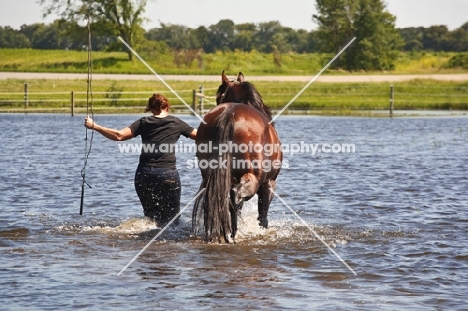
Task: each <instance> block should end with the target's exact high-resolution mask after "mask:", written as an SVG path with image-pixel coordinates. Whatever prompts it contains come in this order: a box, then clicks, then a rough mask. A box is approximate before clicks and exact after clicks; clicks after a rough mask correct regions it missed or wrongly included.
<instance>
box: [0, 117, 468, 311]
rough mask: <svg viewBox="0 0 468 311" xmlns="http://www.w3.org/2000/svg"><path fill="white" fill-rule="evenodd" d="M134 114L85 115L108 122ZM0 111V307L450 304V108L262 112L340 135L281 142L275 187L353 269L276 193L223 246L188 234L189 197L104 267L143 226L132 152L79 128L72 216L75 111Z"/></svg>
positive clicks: (456, 268) (460, 203)
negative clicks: (173, 220)
mask: <svg viewBox="0 0 468 311" xmlns="http://www.w3.org/2000/svg"><path fill="white" fill-rule="evenodd" d="M137 117H138V116H136V115H117V116H116V115H112V116H97V117H96V119H97V122H98V123H101V124H103V125H106V126H109V127H118V128H120V127H123V126H125V125H129V124H130V123H131V122H132V121H133V120H135V119H136V118H137ZM182 118H183V119H184V120H186V121H187V122H189V123H190V124H192V125H195V126H196V125H197V124H198V119H196V118H194V117H188V116H184V117H182ZM0 119H1V121H2V122H1V124H2V125H1V130H2V136H1V137H2V138H1V143H2V148H1V153H0V155H1V159H2V162H1V171H0V176H1V181H2V182H1V183H0V193H1V199H0V200H1V201H0V208H1V211H2V213H1V214H0V256H1V266H0V301H1V306H2V307H1V308H2V309H4V310H14V309H21V310H24V309H28V310H49V309H50V310H59V309H77V310H88V309H90V310H142V309H145V308H150V309H153V310H154V309H156V310H158V309H177V310H179V309H195V310H211V309H221V310H226V309H251V310H256V309H267V310H283V309H294V310H297V309H302V310H305V309H316V310H330V309H339V310H379V309H382V310H395V309H410V310H441V309H442V310H447V309H450V310H456V309H465V308H466V303H467V301H468V294H467V288H468V272H467V271H468V239H467V238H466V236H467V234H468V211H467V207H468V174H467V163H468V147H467V146H468V118H466V117H420V118H395V119H387V118H341V117H330V118H329V117H281V118H279V119H278V120H277V128H278V131H279V135H280V137H281V140H282V142H283V143H287V144H294V143H297V144H300V143H301V142H304V143H317V144H324V143H329V144H331V145H332V144H335V143H337V144H342V143H348V144H354V145H355V148H356V150H355V151H356V152H355V153H324V152H321V153H317V154H315V155H312V154H311V153H310V152H309V153H298V154H295V155H288V154H286V155H285V159H287V160H288V163H289V169H287V170H286V169H285V170H283V171H282V172H281V174H280V176H279V178H278V187H277V193H278V194H279V195H280V196H281V198H282V199H283V200H284V201H285V202H286V203H287V204H288V205H289V206H290V207H291V208H293V209H294V211H296V212H297V213H298V215H299V216H300V217H301V218H302V219H303V220H304V221H306V222H307V224H308V225H309V226H310V227H311V228H312V229H313V230H315V231H316V232H317V233H318V234H319V235H320V236H321V237H322V238H323V239H324V240H325V241H326V242H327V243H328V244H329V245H330V246H331V247H332V248H333V249H334V250H335V251H336V253H337V254H339V255H340V256H341V257H342V258H343V259H344V260H345V261H346V262H347V263H348V264H349V265H350V266H351V267H352V268H353V269H354V270H355V271H356V272H357V275H356V276H355V275H353V274H352V273H351V272H350V271H349V270H348V269H347V268H346V267H345V266H344V265H343V264H342V263H341V262H340V261H339V260H338V259H337V258H336V257H335V256H334V255H333V254H332V253H331V252H330V251H329V250H328V249H327V248H326V247H325V246H324V245H323V244H322V243H321V242H320V241H319V240H317V239H315V238H314V236H313V234H312V232H310V231H309V229H308V228H307V227H305V226H304V225H303V223H302V222H301V221H300V220H299V219H298V218H296V217H295V216H294V215H293V214H292V213H291V212H290V211H289V210H288V208H287V207H286V206H285V205H284V204H282V203H281V201H280V200H279V199H278V198H275V199H274V200H273V203H272V206H271V208H270V214H269V219H270V228H269V229H267V230H263V229H260V228H258V226H257V225H256V221H255V218H256V215H255V202H249V203H248V204H247V205H246V206H245V210H244V214H243V216H242V221H241V222H240V228H239V229H240V233H239V237H238V242H237V244H235V245H225V244H222V245H218V244H206V243H203V242H201V241H200V240H199V239H197V238H195V237H193V236H192V235H191V230H190V228H191V224H190V216H191V207H189V208H188V209H187V210H186V211H185V212H184V214H183V215H182V222H181V225H180V226H179V227H178V228H177V229H168V231H166V232H164V233H163V234H162V236H161V237H160V238H158V239H157V240H156V241H155V242H154V243H152V244H151V245H150V246H149V247H148V248H147V249H146V250H145V251H144V252H143V253H142V254H141V255H140V256H139V257H138V258H137V259H136V260H135V261H134V262H133V263H132V264H131V265H130V266H129V267H128V268H127V269H126V270H125V271H124V272H123V273H122V274H121V275H120V276H117V273H119V271H120V270H121V269H122V268H123V267H124V266H125V265H126V264H127V263H128V262H129V261H130V260H131V259H132V258H133V257H134V256H135V255H136V254H137V253H138V252H139V251H140V250H141V249H142V248H143V247H144V246H145V245H147V243H148V242H149V241H150V240H151V239H152V238H153V237H154V236H155V234H156V233H157V232H159V229H157V227H156V225H155V224H154V223H151V222H147V221H146V220H145V219H144V218H143V217H142V210H141V206H140V204H139V201H138V198H137V196H136V194H135V190H134V188H133V174H134V170H135V168H136V165H137V161H138V154H124V153H120V152H119V149H118V145H117V143H116V142H112V141H109V140H106V139H105V138H103V137H102V136H100V135H99V134H95V136H94V139H93V144H92V151H91V154H90V157H89V163H88V164H89V165H88V167H87V170H86V177H87V178H86V179H87V181H88V182H89V184H90V185H91V186H92V188H86V189H85V205H84V215H83V216H79V215H78V212H79V203H80V195H81V177H80V171H81V168H82V166H83V156H84V146H85V141H84V137H85V130H84V128H83V126H82V123H83V118H82V117H74V118H72V117H69V116H65V115H22V114H19V115H0ZM183 141H184V142H187V143H189V141H188V140H185V139H184V138H183ZM135 142H138V140H135ZM193 157H194V155H193V154H179V155H178V166H179V169H180V175H181V181H182V185H183V189H182V204H183V206H184V205H185V204H187V203H188V202H189V201H190V199H191V198H192V197H193V196H194V195H195V194H196V192H197V190H198V186H199V182H200V174H199V172H198V171H197V170H194V169H189V168H188V167H187V165H186V163H187V160H190V159H193ZM253 200H255V199H253Z"/></svg>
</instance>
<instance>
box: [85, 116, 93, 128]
mask: <svg viewBox="0 0 468 311" xmlns="http://www.w3.org/2000/svg"><path fill="white" fill-rule="evenodd" d="M84 126H85V127H86V128H88V129H94V128H95V127H96V124H95V123H94V120H93V119H91V118H90V117H88V116H86V118H85V123H84Z"/></svg>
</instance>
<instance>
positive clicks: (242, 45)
mask: <svg viewBox="0 0 468 311" xmlns="http://www.w3.org/2000/svg"><path fill="white" fill-rule="evenodd" d="M256 32H257V27H256V26H255V24H252V23H245V24H239V25H235V26H234V39H233V42H232V48H233V50H241V51H245V52H250V51H252V50H253V49H255V33H256Z"/></svg>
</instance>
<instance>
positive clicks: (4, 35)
mask: <svg viewBox="0 0 468 311" xmlns="http://www.w3.org/2000/svg"><path fill="white" fill-rule="evenodd" d="M30 46H31V43H30V41H29V39H28V37H26V36H25V35H24V34H22V33H21V32H20V31H18V30H15V29H13V28H11V27H9V26H6V27H0V48H29V47H30Z"/></svg>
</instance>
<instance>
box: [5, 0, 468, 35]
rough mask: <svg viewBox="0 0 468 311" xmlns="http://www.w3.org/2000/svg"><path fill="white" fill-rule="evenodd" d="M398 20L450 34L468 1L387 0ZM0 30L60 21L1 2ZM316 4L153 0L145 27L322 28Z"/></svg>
mask: <svg viewBox="0 0 468 311" xmlns="http://www.w3.org/2000/svg"><path fill="white" fill-rule="evenodd" d="M385 3H386V4H387V9H388V11H389V12H390V13H391V14H393V15H395V16H396V27H398V28H405V27H419V26H422V27H430V26H434V25H446V26H447V27H448V28H449V29H450V30H453V29H455V28H458V27H460V26H461V25H463V24H464V23H465V22H468V14H467V12H468V0H385ZM0 8H1V9H0V26H3V27H4V26H10V27H12V28H14V29H19V28H20V26H21V25H23V24H27V25H30V24H33V23H46V24H48V23H50V22H52V21H53V20H54V19H56V18H57V17H56V16H51V17H48V18H47V19H45V20H44V19H42V10H43V8H42V7H41V6H40V5H39V3H38V0H0ZM315 13H316V9H315V1H314V0H230V1H227V0H148V5H147V7H146V13H145V17H146V18H148V19H150V21H148V22H146V23H145V24H144V28H146V29H151V28H155V27H159V26H160V23H165V24H176V25H183V26H186V27H189V28H197V27H199V26H205V27H209V26H211V25H213V24H216V23H218V22H219V21H220V20H221V19H230V20H232V21H233V22H234V23H235V24H240V23H255V24H258V23H261V22H270V21H278V22H280V24H281V25H282V26H284V27H291V28H294V29H305V30H307V31H310V30H313V29H316V28H317V25H316V24H315V23H314V22H313V21H312V14H315Z"/></svg>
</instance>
